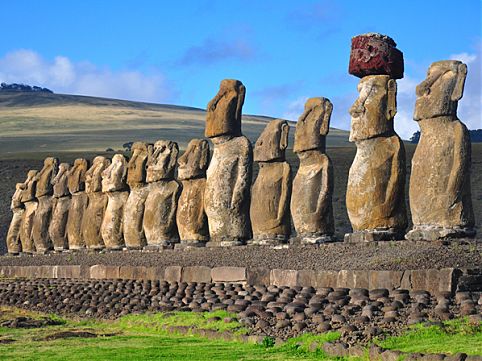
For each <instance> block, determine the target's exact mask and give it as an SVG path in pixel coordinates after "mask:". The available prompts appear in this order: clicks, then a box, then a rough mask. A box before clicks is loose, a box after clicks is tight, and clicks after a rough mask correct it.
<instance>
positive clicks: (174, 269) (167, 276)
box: [164, 266, 182, 282]
mask: <svg viewBox="0 0 482 361" xmlns="http://www.w3.org/2000/svg"><path fill="white" fill-rule="evenodd" d="M181 276H182V267H181V266H167V267H166V269H165V270H164V280H165V281H167V282H181Z"/></svg>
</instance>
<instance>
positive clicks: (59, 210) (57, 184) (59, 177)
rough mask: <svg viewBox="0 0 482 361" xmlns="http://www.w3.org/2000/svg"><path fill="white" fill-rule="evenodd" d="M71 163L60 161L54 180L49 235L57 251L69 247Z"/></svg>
mask: <svg viewBox="0 0 482 361" xmlns="http://www.w3.org/2000/svg"><path fill="white" fill-rule="evenodd" d="M69 172H70V164H68V163H60V165H59V171H58V172H57V174H56V176H55V177H54V179H53V180H52V184H53V188H54V195H53V199H52V219H51V220H50V225H49V236H50V239H51V241H52V243H53V247H54V249H55V250H56V251H62V250H65V249H68V241H67V219H68V215H69V209H70V192H69V188H68V185H67V182H68V175H69Z"/></svg>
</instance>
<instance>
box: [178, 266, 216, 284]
mask: <svg viewBox="0 0 482 361" xmlns="http://www.w3.org/2000/svg"><path fill="white" fill-rule="evenodd" d="M181 281H182V282H211V268H209V267H205V266H190V267H183V268H182V272H181Z"/></svg>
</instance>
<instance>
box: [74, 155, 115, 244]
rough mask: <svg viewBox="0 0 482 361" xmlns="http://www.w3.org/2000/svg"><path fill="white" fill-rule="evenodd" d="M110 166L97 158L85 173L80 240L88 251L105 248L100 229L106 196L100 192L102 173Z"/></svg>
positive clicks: (100, 158) (108, 162) (105, 206)
mask: <svg viewBox="0 0 482 361" xmlns="http://www.w3.org/2000/svg"><path fill="white" fill-rule="evenodd" d="M109 166H110V160H109V159H106V158H105V157H102V156H97V157H95V158H94V160H93V162H92V166H91V167H90V168H89V170H88V171H87V172H86V173H85V193H86V194H87V208H86V209H85V212H84V216H83V217H82V226H81V228H82V240H83V243H85V245H86V246H87V248H88V249H92V250H101V249H103V248H105V244H104V241H103V239H102V233H101V227H102V221H103V220H104V214H105V209H106V208H107V200H108V198H107V194H105V193H103V192H102V173H103V172H104V170H105V169H107V167H109Z"/></svg>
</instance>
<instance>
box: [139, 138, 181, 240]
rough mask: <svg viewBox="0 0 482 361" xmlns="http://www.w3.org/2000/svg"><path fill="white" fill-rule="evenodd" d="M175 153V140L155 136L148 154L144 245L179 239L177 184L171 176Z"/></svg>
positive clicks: (178, 190) (179, 191)
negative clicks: (156, 138)
mask: <svg viewBox="0 0 482 361" xmlns="http://www.w3.org/2000/svg"><path fill="white" fill-rule="evenodd" d="M178 153H179V147H178V145H177V143H175V142H171V141H167V140H159V141H157V142H156V143H155V144H154V150H153V152H152V155H150V156H149V160H148V165H147V182H148V183H149V194H148V196H147V199H146V202H145V208H144V219H143V226H144V233H145V235H146V239H147V249H159V248H171V247H172V246H173V244H174V243H177V242H178V241H179V236H178V232H177V227H176V210H177V201H178V199H179V195H180V193H181V186H180V184H179V183H178V182H177V181H176V180H175V179H174V170H175V167H176V161H177V155H178Z"/></svg>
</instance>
